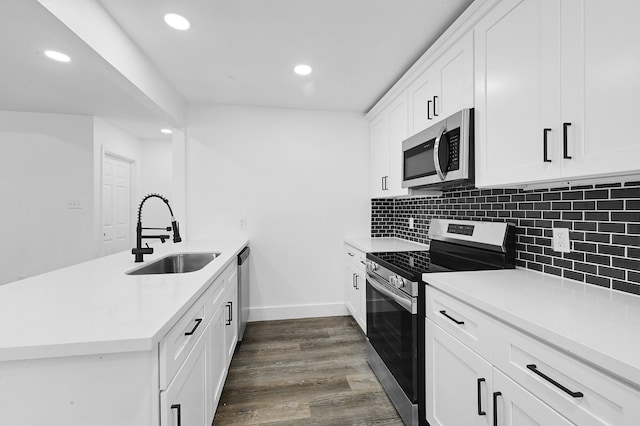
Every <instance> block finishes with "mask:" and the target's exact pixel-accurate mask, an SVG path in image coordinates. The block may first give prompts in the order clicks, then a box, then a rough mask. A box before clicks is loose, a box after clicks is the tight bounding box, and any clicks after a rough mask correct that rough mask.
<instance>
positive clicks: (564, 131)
mask: <svg viewBox="0 0 640 426" xmlns="http://www.w3.org/2000/svg"><path fill="white" fill-rule="evenodd" d="M569 126H571V123H562V140H563V142H564V158H565V159H566V160H571V156H570V155H569V146H568V145H569V141H568V140H567V139H568V136H567V131H568V128H569Z"/></svg>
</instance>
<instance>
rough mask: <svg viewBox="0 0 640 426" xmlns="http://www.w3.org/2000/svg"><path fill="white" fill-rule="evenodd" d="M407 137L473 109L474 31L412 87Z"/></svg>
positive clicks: (450, 48) (446, 51)
mask: <svg viewBox="0 0 640 426" xmlns="http://www.w3.org/2000/svg"><path fill="white" fill-rule="evenodd" d="M407 92H408V97H409V123H408V136H412V135H414V134H416V133H418V132H419V131H421V130H424V129H426V128H427V127H429V126H431V125H432V124H435V123H437V122H438V121H440V120H442V119H443V118H446V117H447V116H449V115H451V114H453V113H455V112H456V111H459V110H461V109H463V108H471V107H473V32H471V31H470V32H468V33H467V34H465V35H464V36H463V37H462V38H460V39H459V40H458V41H456V42H455V43H454V44H453V45H452V46H450V47H448V48H447V49H445V50H444V52H443V53H442V54H441V56H439V57H438V59H436V60H435V61H434V62H433V64H432V65H431V66H429V67H428V68H427V69H426V71H424V72H423V73H422V74H420V75H419V76H418V77H417V78H416V80H415V81H414V82H413V83H412V84H411V85H410V86H409V88H408V90H407Z"/></svg>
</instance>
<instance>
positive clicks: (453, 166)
mask: <svg viewBox="0 0 640 426" xmlns="http://www.w3.org/2000/svg"><path fill="white" fill-rule="evenodd" d="M447 137H448V139H449V166H448V167H447V171H448V172H452V171H454V170H458V169H459V168H460V128H459V127H458V128H456V129H453V130H451V131H449V132H447Z"/></svg>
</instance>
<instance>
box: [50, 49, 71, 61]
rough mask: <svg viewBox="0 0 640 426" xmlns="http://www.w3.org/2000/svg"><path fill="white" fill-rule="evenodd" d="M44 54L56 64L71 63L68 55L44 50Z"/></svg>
mask: <svg viewBox="0 0 640 426" xmlns="http://www.w3.org/2000/svg"><path fill="white" fill-rule="evenodd" d="M44 54H45V55H47V57H48V58H50V59H53V60H54V61H58V62H70V61H71V58H70V57H69V56H68V55H65V54H64V53H61V52H56V51H55V50H46V51H45V52H44Z"/></svg>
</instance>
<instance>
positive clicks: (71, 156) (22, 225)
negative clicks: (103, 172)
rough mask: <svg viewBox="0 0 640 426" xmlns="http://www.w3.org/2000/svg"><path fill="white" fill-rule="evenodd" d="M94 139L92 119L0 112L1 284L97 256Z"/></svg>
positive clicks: (73, 116)
mask: <svg viewBox="0 0 640 426" xmlns="http://www.w3.org/2000/svg"><path fill="white" fill-rule="evenodd" d="M92 139H93V119H92V117H88V116H76V115H62V114H41V113H24V112H9V111H0V229H1V232H0V233H1V235H0V284H5V283H7V282H12V281H15V280H16V279H18V277H29V276H33V275H37V274H40V273H44V272H48V271H51V270H54V269H58V268H62V267H64V266H68V265H72V264H75V263H78V262H82V261H85V260H88V259H90V258H92V257H93V245H92V237H91V235H92V221H93V194H92V191H93V188H92V173H93V172H92V164H93V163H92V155H93V144H92ZM69 200H78V201H81V202H82V206H83V208H82V209H79V210H70V209H67V201H69Z"/></svg>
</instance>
